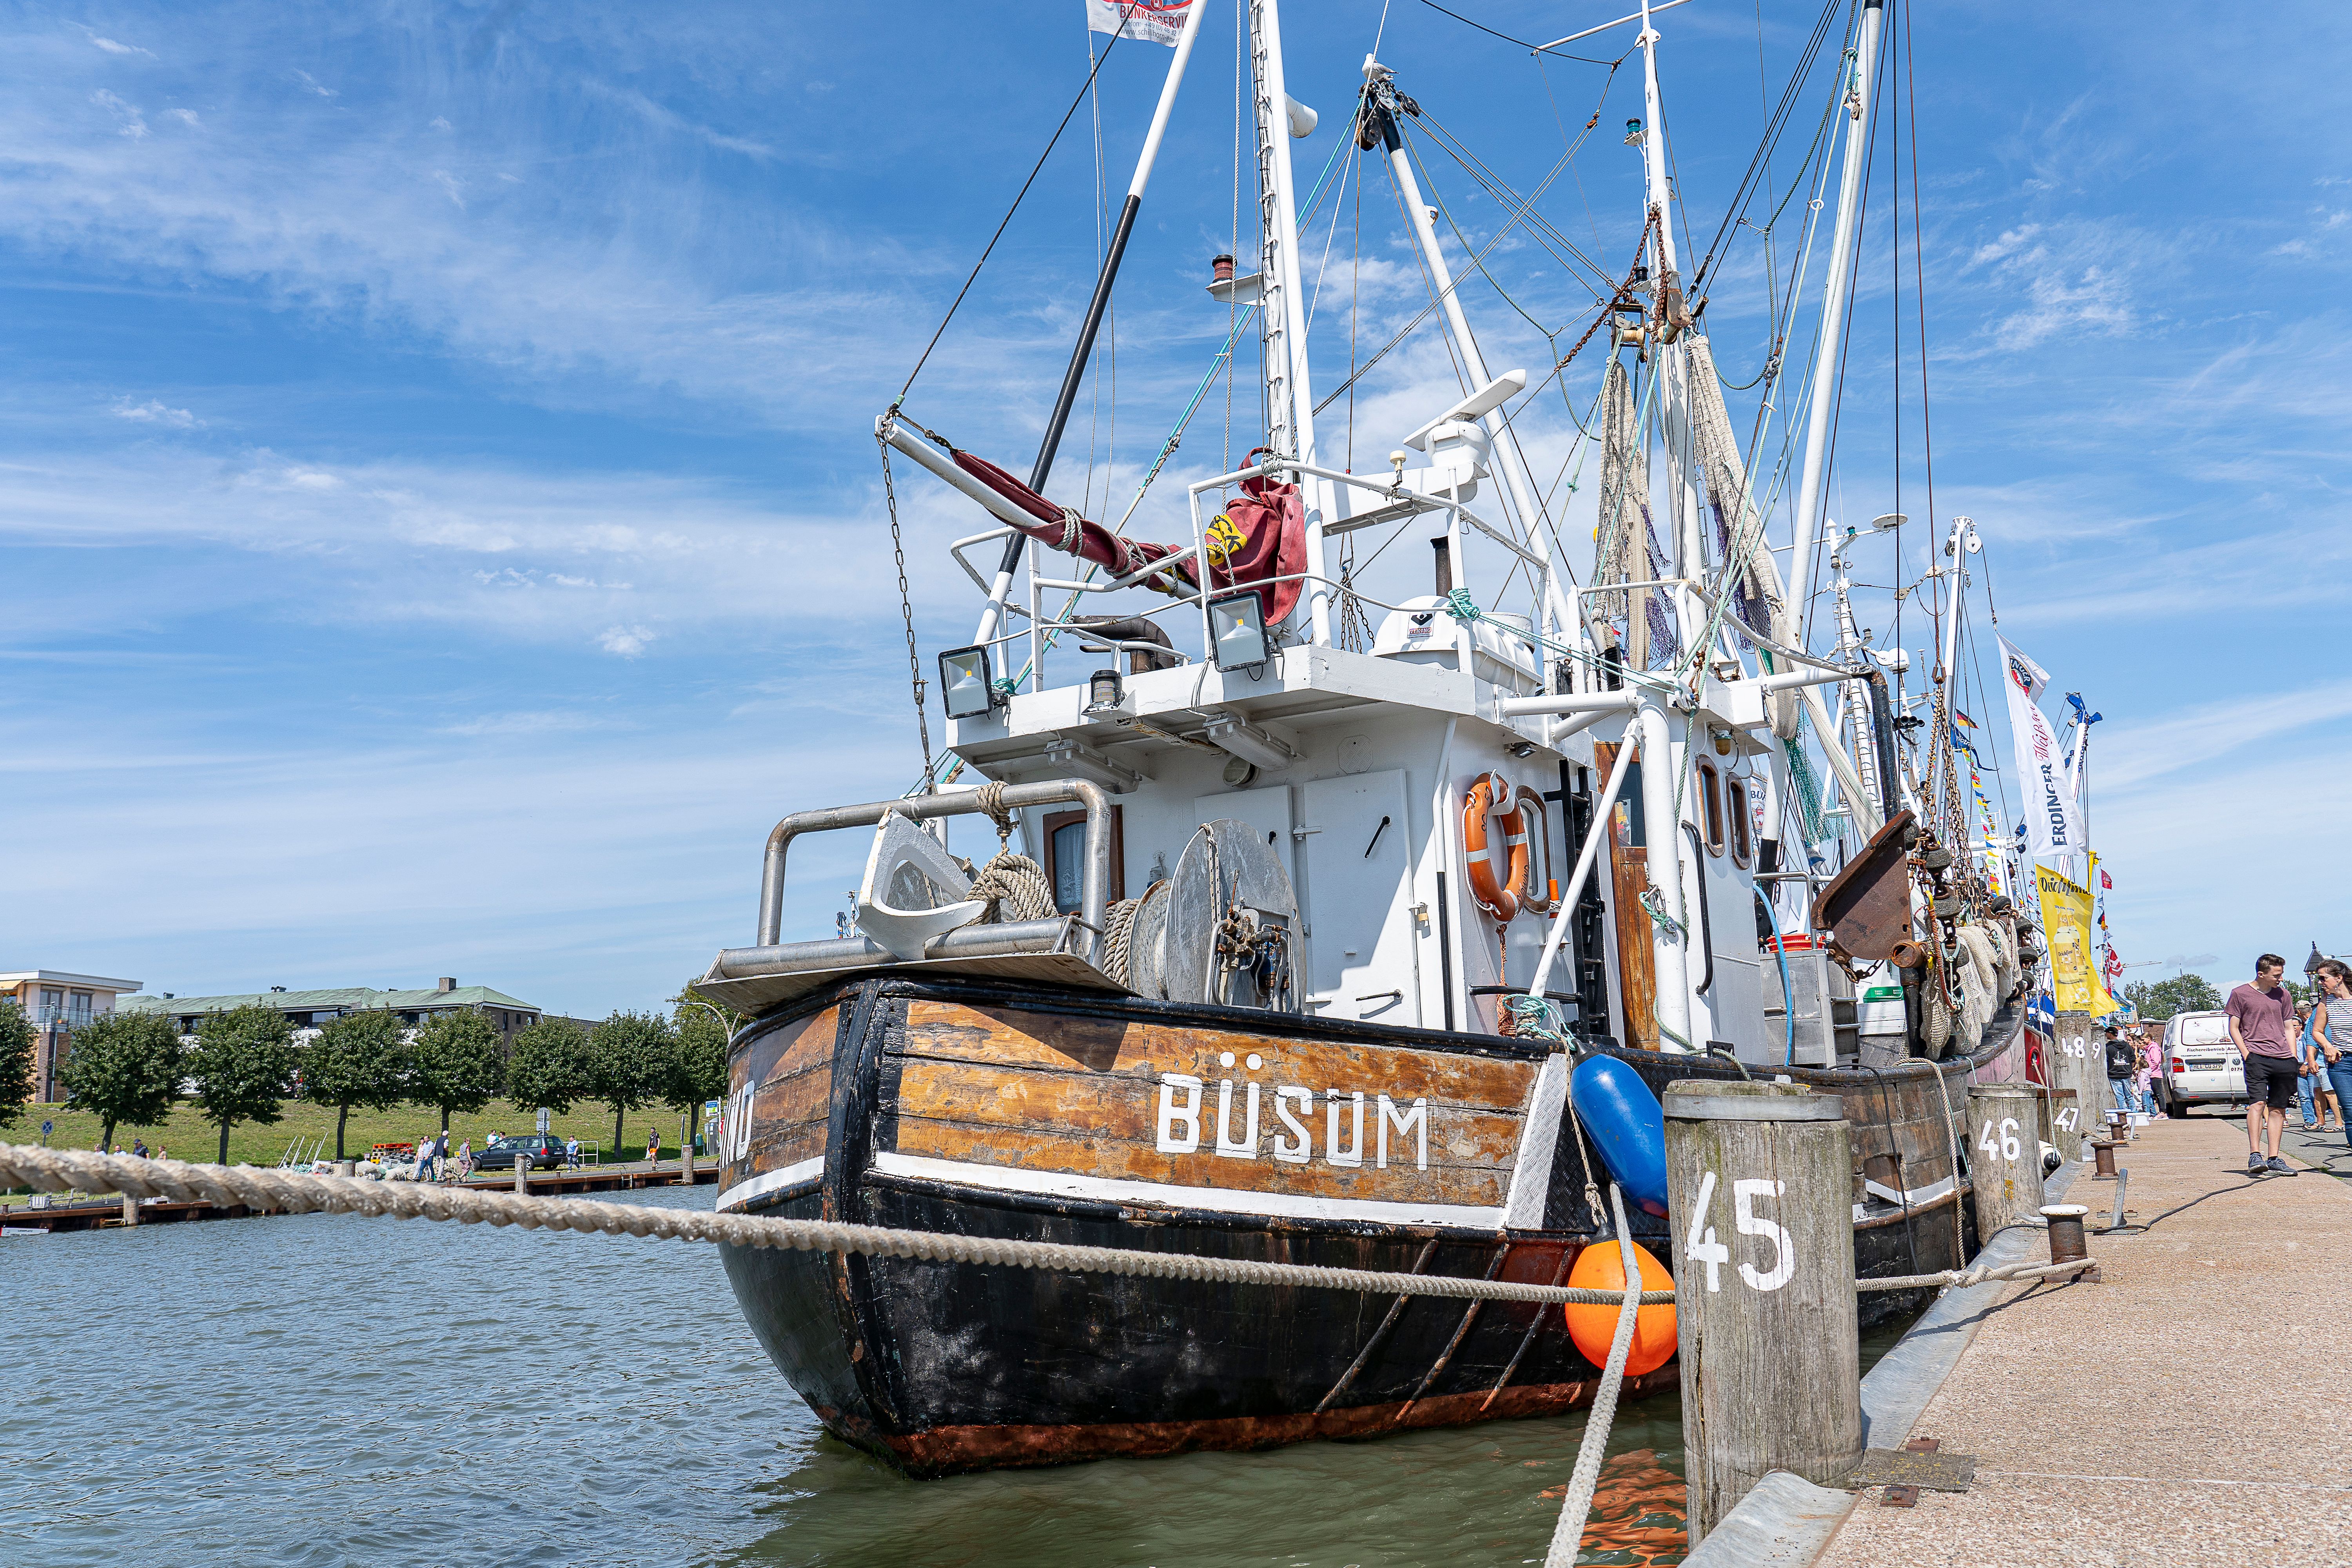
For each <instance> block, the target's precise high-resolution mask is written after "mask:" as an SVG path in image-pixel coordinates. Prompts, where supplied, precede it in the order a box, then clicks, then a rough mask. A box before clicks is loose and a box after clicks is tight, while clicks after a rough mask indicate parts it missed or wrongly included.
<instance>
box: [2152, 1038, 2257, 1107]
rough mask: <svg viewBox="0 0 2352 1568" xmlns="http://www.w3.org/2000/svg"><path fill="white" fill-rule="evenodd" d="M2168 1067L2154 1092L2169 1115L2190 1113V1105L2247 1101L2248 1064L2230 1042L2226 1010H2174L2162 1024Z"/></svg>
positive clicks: (2231, 1104)
mask: <svg viewBox="0 0 2352 1568" xmlns="http://www.w3.org/2000/svg"><path fill="white" fill-rule="evenodd" d="M2164 1068H2165V1070H2164V1074H2163V1076H2162V1077H2160V1078H2158V1079H2157V1080H2156V1084H2157V1088H2156V1097H2157V1099H2158V1100H2159V1101H2161V1102H2162V1104H2163V1106H2164V1113H2165V1114H2166V1115H2167V1116H2170V1117H2174V1118H2176V1119H2177V1118H2179V1117H2183V1116H2186V1115H2188V1114H2189V1109H2190V1108H2191V1107H2192V1106H2199V1105H2221V1106H2229V1107H2233V1108H2242V1107H2243V1106H2244V1105H2245V1103H2246V1064H2245V1060H2244V1058H2242V1057H2240V1056H2239V1055H2238V1047H2236V1046H2234V1045H2232V1044H2231V1043H2230V1018H2229V1015H2228V1014H2226V1013H2176V1014H2174V1015H2173V1016H2172V1020H2171V1022H2169V1023H2168V1024H2166V1025H2165V1026H2164Z"/></svg>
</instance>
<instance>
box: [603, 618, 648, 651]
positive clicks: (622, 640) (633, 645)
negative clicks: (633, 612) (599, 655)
mask: <svg viewBox="0 0 2352 1568" xmlns="http://www.w3.org/2000/svg"><path fill="white" fill-rule="evenodd" d="M653 640H654V634H653V633H652V632H650V631H648V630H646V628H645V627H643V626H607V627H605V628H604V631H603V632H602V633H601V634H599V635H598V637H597V638H596V646H597V647H601V648H603V649H604V651H605V652H606V653H616V654H619V655H620V656H621V657H622V658H636V657H637V655H639V654H641V653H643V652H645V651H646V644H647V643H650V642H652V641H653Z"/></svg>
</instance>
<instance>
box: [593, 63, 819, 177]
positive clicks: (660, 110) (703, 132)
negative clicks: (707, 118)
mask: <svg viewBox="0 0 2352 1568" xmlns="http://www.w3.org/2000/svg"><path fill="white" fill-rule="evenodd" d="M581 85H582V86H583V87H584V88H585V89H587V90H588V91H590V92H592V93H593V94H595V95H596V96H597V97H599V98H603V99H606V100H610V101H612V102H614V103H617V104H620V105H621V106H622V107H624V108H625V109H627V110H629V111H630V112H632V113H634V114H635V115H636V116H637V117H638V118H639V119H641V120H643V121H645V122H646V124H648V125H654V126H658V127H660V128H661V129H662V130H664V131H670V132H677V134H679V135H682V136H691V137H694V138H695V139H696V140H698V141H701V142H709V144H710V145H711V146H713V147H717V148H719V149H720V150H721V151H723V152H729V153H742V154H743V155H744V156H745V157H747V158H757V159H759V160H761V162H763V163H765V162H767V161H769V160H772V159H773V158H774V157H775V156H776V150H775V149H774V148H773V147H771V146H769V145H768V144H767V143H766V142H754V141H752V140H751V139H750V138H749V137H745V136H730V135H729V134H728V133H727V132H723V131H714V130H713V129H711V128H710V127H709V126H708V125H698V124H697V123H696V122H695V121H691V120H688V119H687V118H686V117H685V116H684V115H682V114H679V113H678V112H677V111H676V110H671V109H666V108H664V107H663V106H662V105H660V104H658V103H656V102H655V101H654V100H652V99H650V98H647V97H646V95H645V94H644V93H642V92H639V91H638V90H637V89H635V88H628V87H609V86H607V85H605V84H604V83H603V82H601V81H596V80H593V79H590V80H587V81H583V83H581Z"/></svg>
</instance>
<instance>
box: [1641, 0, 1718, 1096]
mask: <svg viewBox="0 0 2352 1568" xmlns="http://www.w3.org/2000/svg"><path fill="white" fill-rule="evenodd" d="M1640 42H1641V46H1642V104H1643V113H1644V114H1645V115H1646V116H1647V118H1646V119H1645V120H1644V121H1643V142H1642V165H1643V208H1644V212H1643V221H1644V222H1645V223H1648V224H1654V225H1655V226H1656V228H1657V236H1658V260H1659V278H1658V296H1657V298H1658V303H1659V306H1660V309H1659V310H1658V311H1657V313H1656V315H1655V317H1654V321H1655V322H1656V323H1657V326H1658V328H1659V330H1660V331H1661V332H1663V331H1664V318H1665V315H1666V306H1667V300H1668V290H1670V289H1675V248H1674V246H1675V239H1674V224H1673V221H1672V217H1671V214H1670V210H1669V207H1668V200H1669V193H1668V190H1667V186H1666V155H1665V146H1664V137H1663V136H1662V135H1661V134H1660V133H1659V131H1658V30H1657V29H1656V28H1655V27H1654V26H1651V25H1650V4H1649V0H1642V37H1641V40H1640ZM1679 308H1680V300H1679V290H1678V289H1675V309H1676V310H1679ZM1680 357H1681V356H1679V355H1675V356H1668V355H1666V354H1665V353H1664V352H1663V351H1661V352H1660V353H1659V354H1658V357H1657V359H1656V361H1655V362H1654V365H1655V368H1654V371H1653V374H1657V375H1661V376H1664V377H1665V379H1664V381H1663V382H1662V383H1661V387H1660V389H1661V390H1662V391H1663V392H1664V394H1665V397H1664V406H1663V407H1662V408H1661V409H1660V410H1659V420H1660V428H1661V429H1662V430H1663V431H1664V433H1665V437H1666V451H1667V456H1668V462H1669V470H1668V479H1667V483H1668V486H1669V488H1670V491H1671V493H1672V495H1673V497H1674V503H1675V541H1676V553H1677V554H1678V555H1680V554H1681V553H1682V545H1683V535H1684V533H1685V527H1684V518H1685V514H1686V513H1687V512H1688V511H1690V510H1692V509H1691V508H1690V507H1689V506H1688V505H1687V504H1686V503H1687V501H1688V500H1690V498H1688V497H1686V496H1685V493H1684V492H1685V489H1686V488H1687V485H1688V479H1689V475H1688V468H1689V465H1688V463H1687V461H1686V458H1687V455H1688V454H1687V453H1686V452H1685V450H1684V448H1685V447H1686V446H1687V444H1688V436H1689V428H1690V418H1689V405H1688V400H1687V393H1688V389H1687V388H1685V387H1684V386H1682V385H1681V384H1680V381H1679V378H1677V377H1675V376H1672V375H1668V374H1667V366H1668V364H1669V363H1671V359H1678V358H1680ZM1699 564H1700V563H1698V562H1696V561H1694V560H1688V559H1685V561H1684V562H1683V564H1682V567H1681V569H1680V572H1678V574H1682V573H1687V572H1688V571H1690V570H1691V569H1693V568H1694V567H1696V566H1698V565H1699ZM1674 592H1675V610H1676V616H1675V624H1676V630H1677V631H1678V633H1679V634H1680V636H1681V637H1682V638H1683V640H1684V641H1685V642H1687V641H1688V640H1689V638H1690V636H1691V626H1692V624H1693V616H1692V614H1691V609H1692V601H1691V597H1690V591H1689V589H1688V588H1686V587H1677V588H1676V589H1675V591H1674ZM1697 651H1698V654H1699V659H1700V662H1699V668H1701V669H1702V670H1703V669H1705V668H1706V650H1705V649H1703V648H1702V649H1699V650H1697ZM1636 689H1637V690H1638V692H1639V698H1638V704H1639V705H1638V706H1637V707H1636V709H1635V710H1634V713H1633V722H1632V724H1630V725H1629V726H1628V727H1627V729H1628V734H1627V738H1628V739H1629V740H1631V739H1632V738H1633V735H1634V734H1636V733H1638V734H1639V736H1640V739H1641V747H1642V821H1643V832H1644V836H1645V837H1647V839H1648V841H1649V844H1648V868H1649V876H1650V886H1651V888H1652V889H1653V890H1654V892H1655V893H1656V894H1657V895H1658V900H1659V902H1660V904H1661V905H1662V908H1661V909H1659V910H1654V911H1653V913H1654V915H1663V916H1664V920H1663V921H1653V929H1654V934H1653V940H1652V942H1651V947H1652V950H1653V951H1654V953H1655V955H1656V966H1657V1009H1658V1035H1659V1040H1658V1048H1659V1049H1660V1050H1666V1051H1672V1050H1690V1049H1695V1048H1696V1047H1694V1046H1693V1045H1692V1037H1691V991H1690V947H1689V943H1690V940H1691V921H1690V909H1689V900H1688V899H1687V898H1686V897H1685V889H1686V888H1687V882H1686V879H1685V874H1684V870H1683V825H1682V809H1681V802H1680V800H1679V799H1678V798H1677V797H1678V796H1679V795H1680V794H1681V791H1680V789H1679V788H1678V787H1677V786H1678V785H1679V784H1680V783H1681V780H1682V776H1683V769H1684V767H1685V764H1686V763H1687V761H1688V759H1687V758H1686V757H1685V755H1684V752H1685V750H1686V748H1685V745H1684V744H1683V743H1682V742H1680V741H1679V740H1677V739H1676V738H1675V731H1674V726H1673V724H1672V722H1671V721H1670V718H1669V716H1668V714H1667V712H1666V710H1665V707H1664V704H1663V703H1662V702H1661V700H1660V699H1659V695H1658V691H1657V689H1656V688H1655V687H1653V686H1650V685H1647V684H1643V685H1640V686H1639V687H1637V688H1636ZM1645 907H1646V905H1645Z"/></svg>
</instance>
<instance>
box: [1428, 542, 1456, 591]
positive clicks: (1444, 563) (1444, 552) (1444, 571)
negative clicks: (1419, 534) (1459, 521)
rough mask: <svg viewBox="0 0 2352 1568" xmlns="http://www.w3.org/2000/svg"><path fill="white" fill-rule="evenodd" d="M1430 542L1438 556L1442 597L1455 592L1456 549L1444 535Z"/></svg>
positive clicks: (1439, 585) (1438, 582)
mask: <svg viewBox="0 0 2352 1568" xmlns="http://www.w3.org/2000/svg"><path fill="white" fill-rule="evenodd" d="M1430 544H1431V546H1432V547H1433V550H1434V552H1435V553H1436V556H1437V596H1438V597H1439V598H1441V599H1442V598H1444V597H1445V595H1448V594H1451V593H1452V592H1454V549H1453V545H1452V544H1451V543H1450V542H1448V541H1447V540H1446V539H1444V537H1443V536H1440V537H1439V538H1436V539H1433V540H1431V541H1430Z"/></svg>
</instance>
